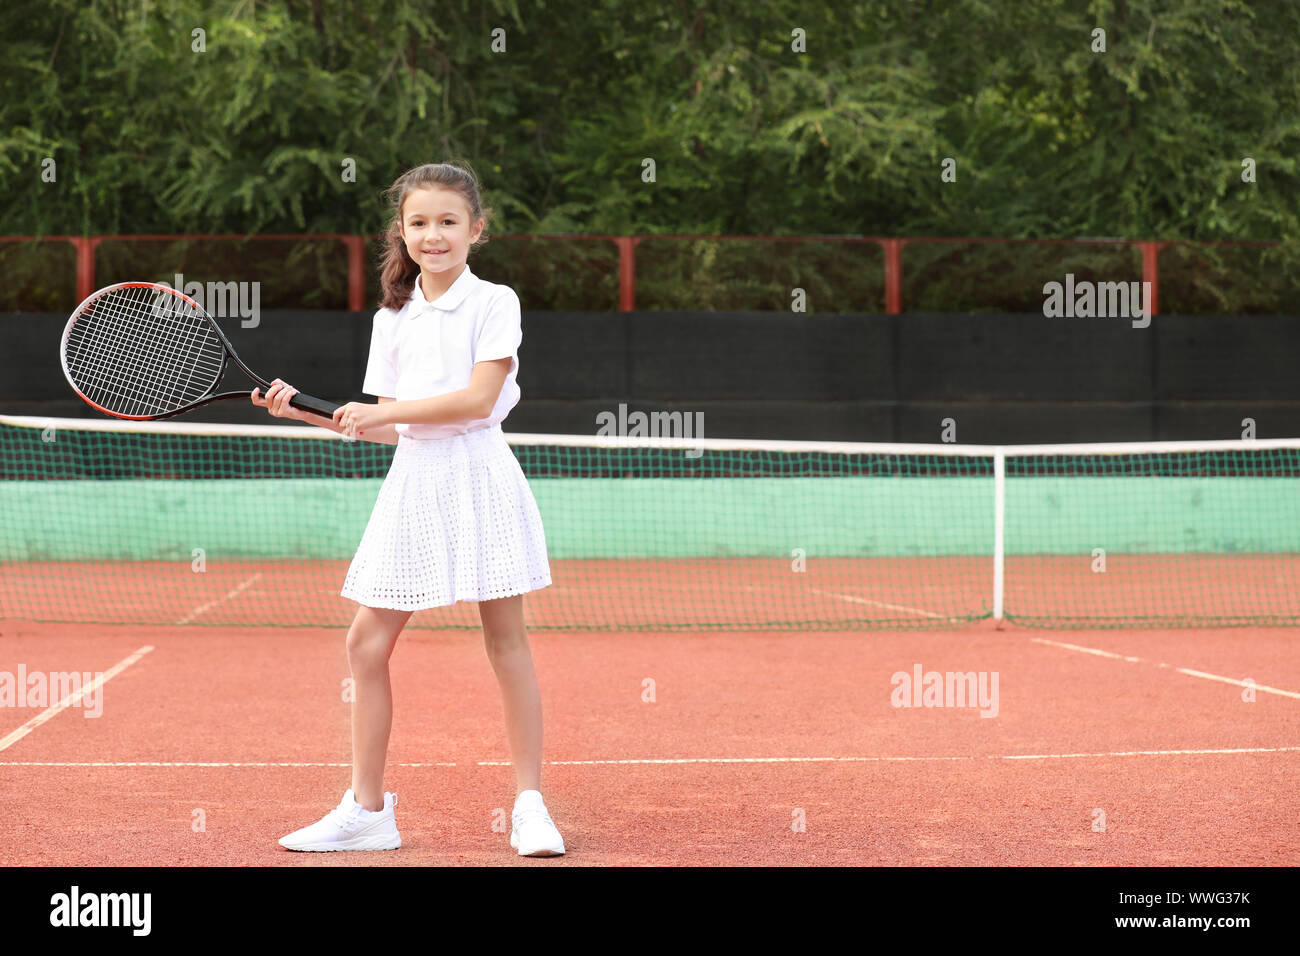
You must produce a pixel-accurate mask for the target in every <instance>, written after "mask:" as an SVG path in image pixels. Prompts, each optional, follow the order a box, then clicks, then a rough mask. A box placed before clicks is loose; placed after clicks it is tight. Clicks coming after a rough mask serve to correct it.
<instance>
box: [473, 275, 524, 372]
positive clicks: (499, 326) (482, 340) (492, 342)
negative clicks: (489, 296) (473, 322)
mask: <svg viewBox="0 0 1300 956" xmlns="http://www.w3.org/2000/svg"><path fill="white" fill-rule="evenodd" d="M523 337H524V334H523V326H522V323H521V321H520V314H519V296H517V295H515V290H514V289H510V288H507V289H506V290H505V291H504V292H503V293H501V294H499V295H497V296H496V297H495V298H494V299H493V300H492V301H491V302H490V303H488V307H487V310H486V311H485V313H484V315H483V318H482V320H481V322H480V324H479V328H478V334H477V335H476V336H475V337H474V361H475V362H490V361H492V360H493V359H501V358H514V357H515V354H516V353H517V352H518V351H519V343H520V342H521V341H523Z"/></svg>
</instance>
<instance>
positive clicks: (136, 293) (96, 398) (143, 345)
mask: <svg viewBox="0 0 1300 956" xmlns="http://www.w3.org/2000/svg"><path fill="white" fill-rule="evenodd" d="M64 358H65V362H66V364H67V368H68V372H69V375H70V376H71V377H72V380H73V382H74V383H75V384H76V385H77V387H78V388H79V389H80V390H81V391H82V393H83V394H84V395H85V396H86V397H87V398H88V399H90V400H91V401H92V402H94V403H95V404H96V405H99V406H101V407H103V408H105V409H107V410H108V411H110V412H113V413H115V414H119V415H128V416H145V415H159V414H164V413H166V412H170V411H175V410H176V409H178V408H181V407H183V406H185V405H187V404H189V403H190V402H193V401H196V400H198V399H200V398H202V397H204V396H205V395H207V394H208V393H209V392H211V391H212V389H213V388H215V387H216V385H217V382H218V381H220V378H221V374H222V372H223V370H224V368H225V349H224V347H223V346H222V344H221V340H220V339H219V338H218V337H217V335H216V332H215V331H214V330H213V328H212V326H211V324H210V323H209V322H208V320H207V318H206V317H205V316H204V315H203V314H202V313H201V312H200V311H199V310H197V309H196V308H195V307H194V306H193V305H191V304H190V303H189V302H188V301H187V300H185V299H183V298H181V297H180V296H179V295H177V294H175V293H173V292H170V291H168V290H166V289H162V288H156V287H145V286H135V287H129V288H123V289H114V290H112V291H110V292H107V293H105V294H104V295H102V296H100V297H99V298H97V299H94V300H93V301H91V302H90V303H88V304H87V306H86V307H85V308H84V309H83V311H82V314H81V316H80V317H79V318H78V320H77V321H76V322H75V323H73V326H72V328H71V330H70V332H69V334H68V340H67V345H66V348H65V354H64Z"/></svg>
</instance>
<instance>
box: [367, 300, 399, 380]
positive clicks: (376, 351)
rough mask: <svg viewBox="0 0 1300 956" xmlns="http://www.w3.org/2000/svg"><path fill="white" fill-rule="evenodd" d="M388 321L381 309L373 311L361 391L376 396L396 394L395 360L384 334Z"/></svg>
mask: <svg viewBox="0 0 1300 956" xmlns="http://www.w3.org/2000/svg"><path fill="white" fill-rule="evenodd" d="M387 326H388V323H387V322H386V321H385V316H384V313H383V311H380V312H376V313H375V323H374V328H373V330H372V331H371V333H370V360H369V362H368V363H367V365H366V380H365V382H364V383H363V384H362V386H361V391H363V392H365V393H366V394H367V395H374V396H375V397H376V398H394V397H396V394H397V362H396V360H395V357H394V355H393V350H392V346H391V343H390V342H389V341H388V336H387V335H385V334H384V333H385V331H386V329H387Z"/></svg>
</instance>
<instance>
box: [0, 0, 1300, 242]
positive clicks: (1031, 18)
mask: <svg viewBox="0 0 1300 956" xmlns="http://www.w3.org/2000/svg"><path fill="white" fill-rule="evenodd" d="M213 11H215V12H213ZM1096 29H1102V30H1104V31H1105V52H1100V51H1096V50H1094V47H1095V46H1096V45H1097V41H1096V38H1095V37H1094V35H1093V31H1094V30H1096ZM199 30H201V31H202V34H198V33H196V32H195V31H199ZM494 31H503V32H495V33H494ZM1297 36H1300V6H1297V5H1296V4H1294V3H1293V2H1290V0H1252V2H1249V3H1247V2H1244V0H1095V2H1092V3H1088V4H1080V3H1078V2H1076V0H1041V2H1036V3H1033V4H1020V3H1004V2H998V0H913V2H907V0H892V2H887V0H862V2H858V3H850V4H838V3H835V4H826V5H825V8H824V9H815V8H813V7H812V5H806V4H803V3H796V2H793V0H751V2H747V3H743V4H742V3H739V2H716V3H709V4H699V3H690V2H685V0H681V2H678V3H676V4H667V5H662V6H661V5H657V4H628V3H626V2H624V0H595V2H577V0H559V2H554V0H552V2H545V3H542V2H538V3H530V4H518V3H513V2H508V0H483V2H479V0H440V2H438V3H436V4H411V3H408V2H405V0H352V2H340V3H333V2H324V0H262V2H253V0H241V2H234V0H231V2H225V3H218V4H208V3H201V2H198V0H170V2H166V0H165V2H148V0H131V2H127V0H117V2H113V0H97V2H95V3H92V4H86V3H84V2H79V0H49V2H31V0H10V2H8V3H6V4H5V5H4V7H3V9H2V10H0V39H2V41H3V50H4V56H3V58H0V194H2V195H3V198H4V202H3V204H0V234H28V233H35V234H46V233H73V234H92V233H113V232H126V233H141V232H231V233H241V234H242V233H248V232H255V231H260V232H359V231H375V230H377V229H378V228H379V227H380V225H381V223H382V221H383V216H384V210H383V208H382V207H381V206H380V204H379V198H378V194H379V191H380V190H381V189H383V188H384V187H385V186H387V185H388V184H389V183H390V182H391V181H392V180H393V178H394V177H395V176H396V175H397V174H398V173H399V172H401V171H402V170H403V169H405V168H407V167H409V166H411V165H414V164H416V163H419V162H426V161H436V160H441V159H448V158H463V159H467V160H469V161H470V162H471V163H473V164H474V166H475V168H476V169H477V171H478V173H479V175H480V177H481V178H482V179H483V181H484V183H485V186H486V188H487V197H486V198H487V201H488V203H489V205H491V206H493V207H494V208H495V209H496V210H497V213H498V221H497V222H496V223H495V224H494V226H495V230H496V231H497V232H584V233H620V234H623V233H656V232H659V233H691V232H694V233H732V234H737V233H738V234H840V235H842V234H864V235H987V236H1080V235H1088V236H1128V237H1135V238H1168V239H1172V238H1185V239H1270V240H1271V239H1290V238H1295V237H1296V234H1297V232H1300V228H1298V227H1300V219H1298V216H1297V214H1298V212H1300V198H1298V197H1300V188H1297V187H1300V168H1298V167H1297V156H1298V155H1300V58H1297V57H1296V56H1295V54H1294V51H1295V43H1296V40H1295V38H1296V37H1297ZM800 43H802V44H803V51H804V52H796V50H795V49H792V45H793V46H795V47H798V45H799V44H800ZM494 44H495V49H494ZM50 159H52V160H53V161H54V163H55V164H56V165H55V171H56V173H57V179H56V181H55V182H43V181H42V170H43V165H42V164H43V163H45V162H46V161H47V160H50ZM647 159H650V160H653V161H654V181H653V182H646V181H644V179H643V170H644V169H645V162H644V161H645V160H647ZM945 159H951V160H953V161H954V162H955V166H954V167H953V169H954V171H955V174H956V178H955V181H951V182H945V181H944V180H943V179H942V178H941V175H940V174H941V171H942V164H943V162H944V160H945ZM1244 160H1253V163H1254V179H1255V181H1254V182H1243V181H1242V175H1243V165H1242V164H1243V161H1244ZM349 161H350V162H351V163H354V164H355V181H350V180H349V178H348V176H347V175H346V170H347V168H348V163H349ZM950 178H951V177H950Z"/></svg>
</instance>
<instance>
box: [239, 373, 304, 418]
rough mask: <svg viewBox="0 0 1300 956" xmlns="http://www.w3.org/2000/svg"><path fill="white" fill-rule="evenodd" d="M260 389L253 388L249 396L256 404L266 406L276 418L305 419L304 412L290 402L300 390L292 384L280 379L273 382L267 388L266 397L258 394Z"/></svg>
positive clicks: (260, 406) (261, 406)
mask: <svg viewBox="0 0 1300 956" xmlns="http://www.w3.org/2000/svg"><path fill="white" fill-rule="evenodd" d="M258 391H259V390H258V389H256V388H255V389H253V392H252V394H251V395H250V396H249V398H251V399H252V402H253V404H254V405H256V406H258V407H259V408H265V409H266V410H267V411H268V412H270V413H271V414H272V415H274V416H275V417H276V418H292V419H295V420H297V421H304V418H303V413H302V412H301V411H299V410H298V409H296V408H294V407H293V406H292V405H290V404H289V399H291V398H293V397H294V396H295V395H297V394H298V390H297V389H296V388H294V387H293V386H292V385H287V384H285V383H284V382H282V381H280V379H278V378H277V379H276V380H275V381H274V382H272V383H271V387H270V388H268V389H267V390H266V395H265V397H259V396H258V394H257V393H258Z"/></svg>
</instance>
